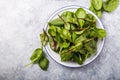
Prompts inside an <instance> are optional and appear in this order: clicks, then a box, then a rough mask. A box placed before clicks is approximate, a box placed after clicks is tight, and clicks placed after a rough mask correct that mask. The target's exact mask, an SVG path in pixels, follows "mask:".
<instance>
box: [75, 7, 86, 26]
mask: <svg viewBox="0 0 120 80" xmlns="http://www.w3.org/2000/svg"><path fill="white" fill-rule="evenodd" d="M75 15H76V17H77V18H78V19H80V18H85V17H86V11H85V10H84V9H83V8H78V9H77V11H76V12H75ZM78 22H79V25H80V27H81V28H82V26H83V25H84V20H78Z"/></svg>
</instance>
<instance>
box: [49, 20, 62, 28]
mask: <svg viewBox="0 0 120 80" xmlns="http://www.w3.org/2000/svg"><path fill="white" fill-rule="evenodd" d="M48 24H49V25H54V26H61V25H64V22H63V21H62V20H61V19H60V18H56V19H54V20H52V21H50V22H49V23H48Z"/></svg>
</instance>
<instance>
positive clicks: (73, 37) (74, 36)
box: [71, 32, 78, 42]
mask: <svg viewBox="0 0 120 80" xmlns="http://www.w3.org/2000/svg"><path fill="white" fill-rule="evenodd" d="M71 37H72V41H73V42H74V41H75V40H76V38H77V37H78V36H77V34H76V33H75V32H73V33H72V35H71Z"/></svg>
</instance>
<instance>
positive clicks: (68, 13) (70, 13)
mask: <svg viewBox="0 0 120 80" xmlns="http://www.w3.org/2000/svg"><path fill="white" fill-rule="evenodd" d="M73 15H74V13H73V12H70V11H66V12H63V13H62V15H61V16H62V17H63V18H67V19H69V18H72V17H73Z"/></svg>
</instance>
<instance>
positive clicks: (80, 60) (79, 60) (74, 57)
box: [73, 54, 83, 65]
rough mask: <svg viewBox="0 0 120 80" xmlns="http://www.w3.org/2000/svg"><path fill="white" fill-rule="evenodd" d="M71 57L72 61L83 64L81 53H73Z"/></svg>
mask: <svg viewBox="0 0 120 80" xmlns="http://www.w3.org/2000/svg"><path fill="white" fill-rule="evenodd" d="M73 59H74V61H76V62H77V63H78V64H80V65H81V64H83V61H82V58H81V55H80V54H78V55H76V54H74V56H73Z"/></svg>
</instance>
